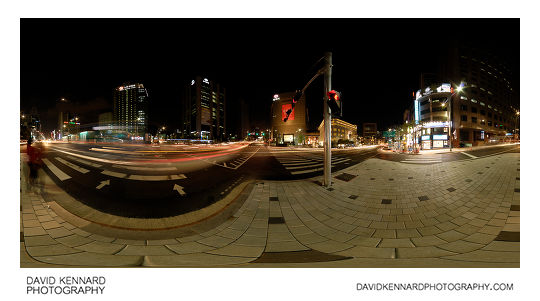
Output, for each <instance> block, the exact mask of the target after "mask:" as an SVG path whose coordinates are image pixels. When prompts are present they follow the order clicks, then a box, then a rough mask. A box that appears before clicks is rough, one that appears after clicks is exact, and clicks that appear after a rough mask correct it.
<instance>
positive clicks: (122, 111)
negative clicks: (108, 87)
mask: <svg viewBox="0 0 540 301" xmlns="http://www.w3.org/2000/svg"><path fill="white" fill-rule="evenodd" d="M113 118H114V124H115V125H116V126H117V127H118V128H119V129H121V130H122V131H125V132H127V133H129V134H131V135H133V136H135V137H141V138H142V137H144V134H145V133H146V132H147V130H148V91H147V90H146V88H145V87H144V85H143V84H140V83H128V84H124V85H122V86H120V87H117V88H116V89H114V91H113Z"/></svg>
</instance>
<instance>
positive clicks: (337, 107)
mask: <svg viewBox="0 0 540 301" xmlns="http://www.w3.org/2000/svg"><path fill="white" fill-rule="evenodd" d="M328 106H329V107H330V110H332V115H333V116H336V117H340V116H342V113H343V109H342V106H341V93H339V92H337V91H336V90H332V91H328Z"/></svg>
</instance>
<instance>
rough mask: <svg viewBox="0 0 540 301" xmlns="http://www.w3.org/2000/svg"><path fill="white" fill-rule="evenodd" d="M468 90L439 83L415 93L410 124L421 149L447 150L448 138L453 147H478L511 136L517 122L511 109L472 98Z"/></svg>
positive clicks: (464, 87)
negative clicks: (460, 89) (413, 112)
mask: <svg viewBox="0 0 540 301" xmlns="http://www.w3.org/2000/svg"><path fill="white" fill-rule="evenodd" d="M470 89H475V87H471V88H470ZM470 89H469V88H468V87H467V86H465V85H464V86H463V90H462V91H457V87H456V88H454V87H452V86H451V84H442V85H441V86H439V87H436V88H435V89H433V88H431V87H427V88H426V89H424V91H423V93H422V91H421V90H419V91H418V92H417V94H416V97H417V98H416V100H415V101H414V105H413V107H414V108H415V109H414V110H415V114H413V115H412V116H414V119H413V122H411V124H412V125H414V129H415V131H414V132H415V135H416V136H417V140H416V143H417V145H418V146H420V148H421V149H432V148H444V147H448V146H449V143H450V139H451V141H452V146H453V147H458V146H478V145H483V144H486V143H490V142H499V141H501V140H507V139H508V138H507V137H509V136H510V135H512V133H513V132H514V129H515V127H516V121H517V117H516V112H515V111H514V109H513V108H512V107H510V106H504V105H501V104H499V103H498V102H495V101H493V100H492V101H490V100H488V99H489V98H485V99H483V98H476V97H477V96H474V95H475V94H474V93H471V90H470ZM472 91H474V90H472ZM450 106H451V108H450ZM449 114H450V118H449V117H448V116H449ZM449 124H451V126H452V133H451V135H452V136H451V137H450V133H449ZM508 134H510V135H508Z"/></svg>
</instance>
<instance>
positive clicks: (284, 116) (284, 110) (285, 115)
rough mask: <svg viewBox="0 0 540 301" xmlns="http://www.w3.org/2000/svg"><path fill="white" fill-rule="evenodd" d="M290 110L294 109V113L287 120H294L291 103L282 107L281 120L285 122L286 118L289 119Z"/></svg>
mask: <svg viewBox="0 0 540 301" xmlns="http://www.w3.org/2000/svg"><path fill="white" fill-rule="evenodd" d="M290 109H292V112H291V114H290V115H289V118H288V119H287V120H294V108H293V107H292V104H290V103H289V104H285V105H282V106H281V120H285V118H287V111H288V110H290Z"/></svg>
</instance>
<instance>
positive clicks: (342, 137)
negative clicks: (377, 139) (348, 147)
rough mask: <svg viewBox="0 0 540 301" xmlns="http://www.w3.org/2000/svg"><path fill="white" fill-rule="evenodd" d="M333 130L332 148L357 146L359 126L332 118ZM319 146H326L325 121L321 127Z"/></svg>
mask: <svg viewBox="0 0 540 301" xmlns="http://www.w3.org/2000/svg"><path fill="white" fill-rule="evenodd" d="M330 128H331V130H332V135H331V137H332V139H331V140H332V147H336V146H337V145H338V144H348V143H353V144H356V139H357V137H358V134H357V126H356V125H354V124H351V123H348V122H345V121H343V120H341V119H337V118H332V123H331V126H330ZM319 133H320V136H319V144H321V145H323V144H324V120H323V121H322V122H321V124H320V125H319Z"/></svg>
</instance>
